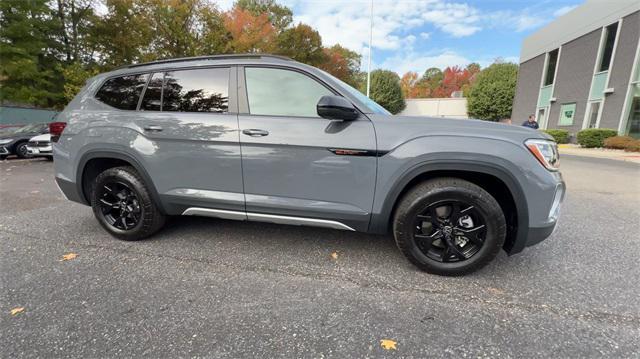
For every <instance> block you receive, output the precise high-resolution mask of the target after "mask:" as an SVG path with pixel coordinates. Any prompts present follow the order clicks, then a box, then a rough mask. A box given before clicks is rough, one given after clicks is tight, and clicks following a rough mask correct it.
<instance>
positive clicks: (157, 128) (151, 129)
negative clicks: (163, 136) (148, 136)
mask: <svg viewBox="0 0 640 359" xmlns="http://www.w3.org/2000/svg"><path fill="white" fill-rule="evenodd" d="M144 130H145V131H147V132H160V131H162V127H160V126H156V125H150V126H145V127H144Z"/></svg>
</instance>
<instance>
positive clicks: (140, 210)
mask: <svg viewBox="0 0 640 359" xmlns="http://www.w3.org/2000/svg"><path fill="white" fill-rule="evenodd" d="M123 201H124V202H123ZM107 203H108V204H110V205H107ZM123 203H126V205H124V204H123ZM116 205H117V207H116ZM91 207H92V208H93V214H94V215H95V216H96V219H97V220H98V223H100V225H101V226H102V227H103V228H104V229H105V230H106V231H107V232H109V234H111V235H112V236H114V237H116V238H118V239H121V240H124V241H137V240H141V239H144V238H147V237H149V236H151V235H152V234H154V233H156V232H157V231H158V230H160V229H161V228H162V226H163V225H164V222H165V216H164V215H163V214H162V212H160V210H159V209H158V205H157V204H156V203H155V202H154V200H153V197H152V196H151V192H150V191H149V189H148V187H147V185H146V184H145V183H144V180H143V179H142V177H140V175H139V174H138V172H136V170H135V169H133V168H132V167H129V166H123V167H114V168H109V169H107V170H105V171H104V172H102V173H100V174H99V175H98V176H97V177H96V179H95V181H94V186H93V190H92V193H91ZM122 208H126V209H125V214H123V211H122ZM126 211H128V212H126ZM117 218H120V219H119V220H118V219H117Z"/></svg>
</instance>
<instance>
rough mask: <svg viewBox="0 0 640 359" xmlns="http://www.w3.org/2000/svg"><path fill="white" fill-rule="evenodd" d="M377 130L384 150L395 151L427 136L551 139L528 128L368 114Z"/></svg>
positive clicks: (500, 124)
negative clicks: (408, 142) (413, 140)
mask: <svg viewBox="0 0 640 359" xmlns="http://www.w3.org/2000/svg"><path fill="white" fill-rule="evenodd" d="M368 116H369V117H370V118H371V120H372V121H373V122H374V125H375V127H376V135H377V137H378V145H379V147H380V148H385V149H393V148H395V147H396V146H398V145H400V144H402V143H404V142H407V141H409V140H411V139H414V138H418V137H425V136H436V135H440V136H452V137H486V138H490V139H495V140H502V141H507V142H512V143H516V144H518V145H521V144H523V143H524V141H525V140H527V139H530V138H541V139H551V137H550V136H549V135H547V134H545V133H543V132H541V131H538V130H534V129H530V128H528V127H522V126H516V125H508V124H504V123H499V122H490V121H482V120H468V119H452V118H441V117H426V116H385V115H368Z"/></svg>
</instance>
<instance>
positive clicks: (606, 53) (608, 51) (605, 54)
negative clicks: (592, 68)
mask: <svg viewBox="0 0 640 359" xmlns="http://www.w3.org/2000/svg"><path fill="white" fill-rule="evenodd" d="M605 32H606V33H605V41H604V49H603V50H602V59H601V60H600V68H599V69H598V70H599V71H607V70H609V66H610V65H611V56H613V45H614V44H615V42H616V33H617V32H618V23H615V24H613V25H609V26H607V27H606V28H605Z"/></svg>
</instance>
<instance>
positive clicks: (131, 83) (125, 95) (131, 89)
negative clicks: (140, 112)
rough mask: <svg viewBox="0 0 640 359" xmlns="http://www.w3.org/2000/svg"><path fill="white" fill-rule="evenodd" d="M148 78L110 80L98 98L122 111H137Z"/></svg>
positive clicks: (129, 77) (99, 92)
mask: <svg viewBox="0 0 640 359" xmlns="http://www.w3.org/2000/svg"><path fill="white" fill-rule="evenodd" d="M148 76H149V75H148V74H142V75H129V76H121V77H114V78H112V79H109V80H107V81H106V82H105V83H104V84H103V85H102V87H101V88H100V90H98V92H97V93H96V98H97V99H98V100H100V101H102V102H104V103H106V104H107V105H109V106H113V107H115V108H118V109H121V110H135V109H136V108H137V107H138V100H139V99H140V93H141V92H142V89H143V88H144V85H145V84H146V83H147V78H148Z"/></svg>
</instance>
